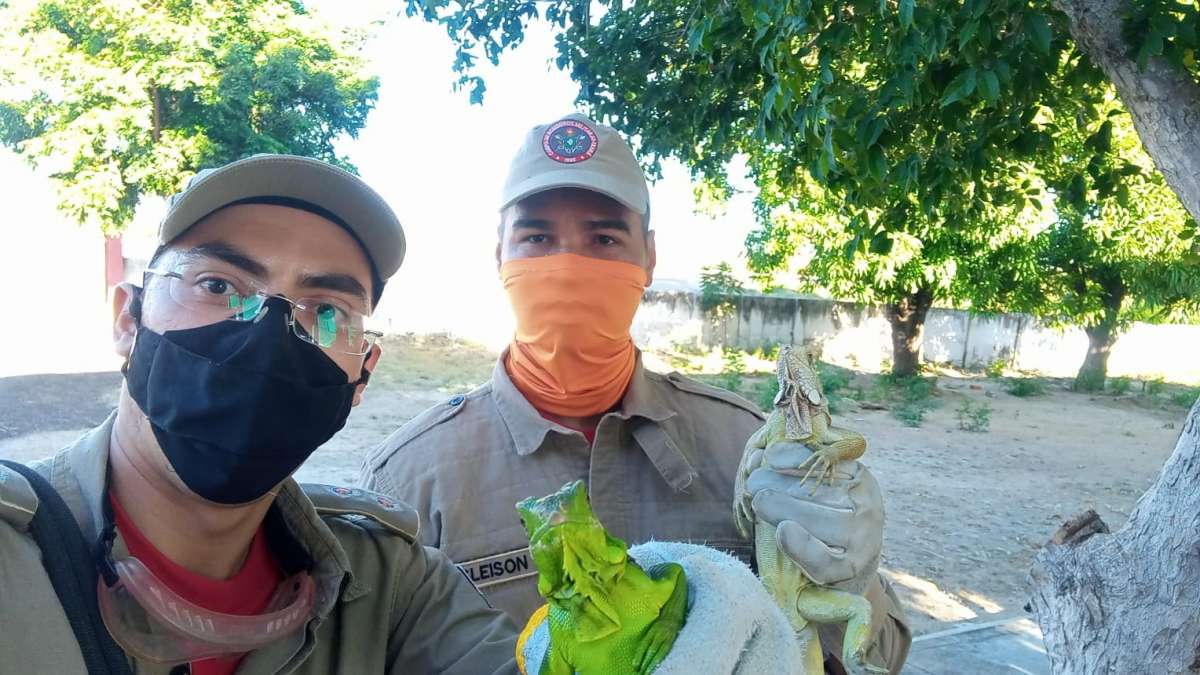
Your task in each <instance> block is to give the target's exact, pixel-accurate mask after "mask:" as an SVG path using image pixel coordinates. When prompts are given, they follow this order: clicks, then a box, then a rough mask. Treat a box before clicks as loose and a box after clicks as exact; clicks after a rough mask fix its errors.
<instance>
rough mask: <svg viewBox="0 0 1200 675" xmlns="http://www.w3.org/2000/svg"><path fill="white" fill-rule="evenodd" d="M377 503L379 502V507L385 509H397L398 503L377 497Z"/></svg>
mask: <svg viewBox="0 0 1200 675" xmlns="http://www.w3.org/2000/svg"><path fill="white" fill-rule="evenodd" d="M375 501H377V502H379V505H380V506H382V507H383V508H385V509H394V508H396V502H394V501H392V500H391V499H388V498H387V497H376V498H375Z"/></svg>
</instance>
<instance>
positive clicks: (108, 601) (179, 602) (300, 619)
mask: <svg viewBox="0 0 1200 675" xmlns="http://www.w3.org/2000/svg"><path fill="white" fill-rule="evenodd" d="M114 537H115V529H114V528H113V526H112V524H111V520H110V522H109V524H108V525H107V526H106V528H105V532H104V535H103V536H102V537H101V540H100V542H99V544H98V546H97V551H96V553H97V562H98V563H99V566H100V579H99V581H98V582H97V589H96V591H97V592H96V594H97V600H98V602H99V606H100V615H101V617H102V618H103V619H104V625H105V626H106V627H107V628H108V631H109V633H111V634H112V637H113V639H114V640H115V641H116V642H117V644H119V645H120V646H121V647H122V648H123V649H124V650H125V651H126V652H128V653H131V654H134V655H136V656H138V657H139V658H142V659H145V660H147V661H152V662H155V663H183V662H191V661H198V660H201V659H208V658H217V657H228V656H235V655H238V654H244V653H246V652H250V651H254V650H256V649H260V648H262V647H265V646H267V645H269V644H272V643H275V642H278V641H280V640H282V639H284V638H287V637H289V636H291V635H293V634H295V633H297V632H300V631H303V630H304V626H305V624H306V623H307V622H308V620H309V618H310V617H311V616H312V608H313V602H314V598H315V596H316V584H315V582H314V581H313V579H312V577H311V576H310V575H309V574H308V573H307V572H300V573H298V574H295V575H292V576H291V577H288V578H287V579H284V580H283V582H282V583H280V584H279V586H278V587H277V588H276V590H275V594H274V596H273V597H272V598H271V601H270V603H269V604H268V606H267V608H266V609H265V610H264V611H263V612H262V613H261V614H255V615H249V616H247V615H239V614H223V613H221V612H213V611H210V610H207V609H204V608H203V607H200V606H198V605H196V604H194V603H192V602H189V601H188V600H185V599H184V598H183V597H181V596H179V595H178V594H177V593H175V592H174V591H172V590H171V589H170V588H168V587H167V585H166V584H165V583H163V582H162V581H161V580H159V579H158V577H156V576H155V575H154V574H153V573H152V572H151V571H150V570H149V569H147V568H146V566H145V565H143V564H142V563H141V562H140V561H138V559H137V558H133V557H129V558H124V559H121V560H117V561H114V560H113V559H112V542H113V538H114Z"/></svg>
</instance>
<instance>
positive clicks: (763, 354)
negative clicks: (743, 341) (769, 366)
mask: <svg viewBox="0 0 1200 675" xmlns="http://www.w3.org/2000/svg"><path fill="white" fill-rule="evenodd" d="M779 346H780V345H779V343H777V342H773V343H771V344H769V345H766V346H762V347H759V348H758V349H755V350H754V355H755V356H756V357H758V358H760V359H762V360H763V361H771V362H775V361H778V360H779Z"/></svg>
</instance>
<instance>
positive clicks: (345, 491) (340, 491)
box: [329, 485, 354, 497]
mask: <svg viewBox="0 0 1200 675" xmlns="http://www.w3.org/2000/svg"><path fill="white" fill-rule="evenodd" d="M329 490H330V492H332V493H333V494H335V495H341V496H342V497H345V496H347V495H350V494H353V493H354V490H351V489H350V488H348V487H342V486H340V485H339V486H337V487H331V488H329Z"/></svg>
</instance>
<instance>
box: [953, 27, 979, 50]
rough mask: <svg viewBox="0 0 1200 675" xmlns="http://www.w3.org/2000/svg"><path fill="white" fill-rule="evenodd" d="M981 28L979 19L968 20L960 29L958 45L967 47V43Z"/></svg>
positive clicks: (961, 47)
mask: <svg viewBox="0 0 1200 675" xmlns="http://www.w3.org/2000/svg"><path fill="white" fill-rule="evenodd" d="M978 30H979V22H978V21H968V22H967V23H965V24H963V27H962V28H960V29H959V30H958V47H959V49H964V48H966V46H967V44H968V43H970V42H971V40H972V38H974V37H975V33H976V32H977V31H978Z"/></svg>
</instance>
